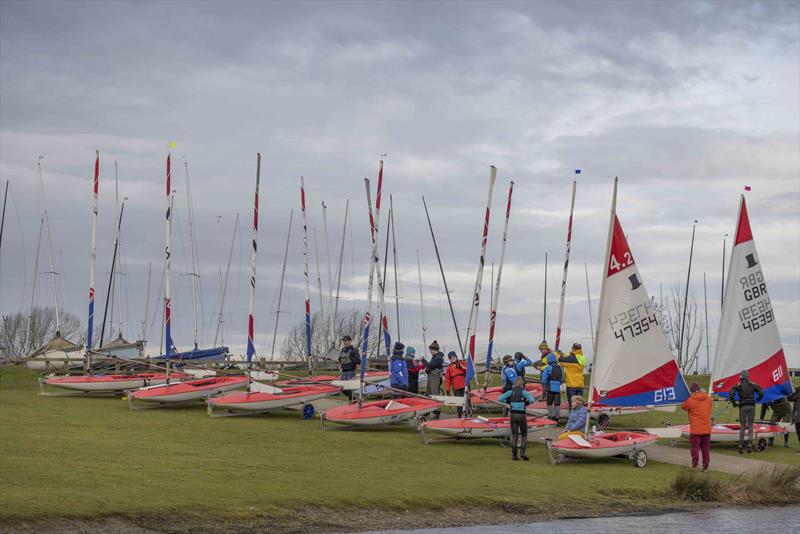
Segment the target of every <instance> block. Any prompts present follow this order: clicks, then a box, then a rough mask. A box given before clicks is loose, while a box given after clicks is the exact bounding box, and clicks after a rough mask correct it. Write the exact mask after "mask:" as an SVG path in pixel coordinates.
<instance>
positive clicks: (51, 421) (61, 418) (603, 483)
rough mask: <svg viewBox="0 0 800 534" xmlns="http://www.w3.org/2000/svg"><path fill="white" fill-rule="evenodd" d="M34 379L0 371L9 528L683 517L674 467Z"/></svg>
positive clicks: (2, 489) (0, 511)
mask: <svg viewBox="0 0 800 534" xmlns="http://www.w3.org/2000/svg"><path fill="white" fill-rule="evenodd" d="M36 378H37V375H36V374H35V373H33V372H31V371H29V370H27V369H24V368H21V367H9V366H0V450H2V455H0V500H1V501H2V502H3V506H2V507H0V521H4V522H7V521H10V520H24V519H33V518H36V519H41V518H47V517H56V518H69V517H79V518H97V517H104V516H123V517H128V518H136V517H165V516H168V515H170V516H172V514H173V512H176V511H179V512H180V514H186V515H193V514H194V515H197V516H201V517H215V518H217V519H219V518H248V517H257V516H265V515H266V516H286V515H287V514H291V513H292V511H293V510H299V509H302V508H303V507H307V506H317V507H326V508H329V509H353V508H358V509H382V510H387V509H388V510H408V509H415V508H425V509H437V508H444V507H447V506H451V505H453V506H455V505H458V506H469V505H472V504H478V503H480V504H482V505H485V506H489V507H491V506H495V505H496V506H498V507H499V506H501V505H502V506H506V507H507V506H513V505H525V506H526V507H527V509H537V508H541V509H542V510H548V511H551V512H552V511H553V505H552V503H553V502H556V501H559V500H562V499H564V498H568V500H569V502H570V505H569V508H570V509H571V510H575V511H576V512H575V513H579V512H580V511H581V510H583V511H589V512H597V511H598V510H601V509H607V510H620V509H625V510H627V511H629V512H633V511H641V510H645V509H648V508H659V507H662V508H664V507H676V506H677V504H676V502H675V501H674V500H673V499H671V498H669V497H667V496H666V495H667V488H668V487H669V484H670V483H671V481H672V480H673V479H674V478H675V475H676V473H677V472H678V471H680V469H681V468H679V467H676V466H671V465H665V464H657V463H655V462H651V463H650V464H649V465H648V466H647V468H645V469H634V468H633V467H631V463H630V462H626V461H621V460H617V459H611V460H608V461H597V462H592V463H591V466H588V465H587V464H584V463H573V464H561V465H558V466H552V465H550V463H549V462H548V460H547V457H546V452H545V448H544V447H542V446H539V445H534V446H532V447H531V448H530V449H529V455H530V456H531V460H532V461H531V462H515V463H512V462H511V461H510V452H509V450H508V449H503V448H500V447H499V446H498V445H497V442H496V441H492V440H480V441H478V442H473V443H468V444H437V445H429V446H424V445H422V444H421V443H420V438H419V435H418V434H417V433H416V432H415V431H414V430H413V429H412V428H410V427H388V428H384V429H375V430H370V431H358V432H353V431H328V432H323V431H321V430H320V425H319V421H318V420H317V419H315V420H308V421H305V420H302V418H301V417H300V415H299V413H298V412H296V411H285V412H281V413H277V414H271V415H266V416H257V417H235V418H220V419H209V418H208V417H207V415H206V412H205V410H204V409H203V407H202V406H200V405H198V406H197V407H190V408H174V409H155V410H145V411H133V412H132V411H129V410H128V406H127V403H126V402H124V401H122V400H120V399H118V398H116V399H115V398H64V397H60V398H58V397H56V398H53V397H51V398H47V397H40V396H38V395H37V394H36V393H37V384H36ZM666 418H669V419H672V420H674V421H685V415H684V414H683V413H681V412H680V410H679V411H678V412H677V413H675V414H666V413H658V412H657V413H655V414H648V415H646V416H639V417H638V418H637V419H636V420H635V421H634V420H633V419H632V418H623V417H620V418H617V419H616V421H615V423H616V424H617V425H620V426H624V427H627V426H631V425H633V426H641V425H642V424H644V423H645V422H646V421H645V419H648V421H649V419H654V420H655V419H657V420H655V421H653V424H658V423H660V421H662V420H666ZM625 419H629V420H625ZM647 424H651V423H650V422H647ZM533 436H534V437H533V439H535V435H533ZM794 444H795V445H796V442H794ZM775 451H777V449H774V450H773V451H770V452H768V453H766V455H764V456H759V457H761V458H763V459H776V458H770V457H769V456H772V455H773V454H774V453H775ZM715 452H716V450H715ZM687 454H688V453H687ZM776 456H777V455H776ZM498 509H499V508H498ZM396 526H402V525H396Z"/></svg>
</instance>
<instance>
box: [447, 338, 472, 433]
mask: <svg viewBox="0 0 800 534" xmlns="http://www.w3.org/2000/svg"><path fill="white" fill-rule="evenodd" d="M447 357H448V358H449V359H450V365H448V366H447V371H445V373H444V392H445V395H449V394H450V388H451V387H452V388H453V395H454V396H456V397H463V396H464V388H465V385H466V381H467V380H466V378H467V368H466V367H464V366H463V365H462V364H461V361H460V360H459V359H458V355H457V354H456V353H455V352H453V351H452V350H451V351H450V352H448V353H447ZM456 411H457V412H458V416H459V417H461V414H462V413H463V411H464V409H463V408H462V407H461V406H459V407H458V408H457V409H456Z"/></svg>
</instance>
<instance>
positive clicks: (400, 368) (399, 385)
mask: <svg viewBox="0 0 800 534" xmlns="http://www.w3.org/2000/svg"><path fill="white" fill-rule="evenodd" d="M405 348H406V346H405V345H403V344H402V343H400V342H399V341H396V342H395V344H394V348H393V349H392V359H391V362H390V364H389V373H390V376H389V384H390V385H391V386H392V388H393V389H399V390H403V391H408V364H406V360H405V358H403V354H404V351H405Z"/></svg>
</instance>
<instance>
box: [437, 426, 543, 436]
mask: <svg viewBox="0 0 800 534" xmlns="http://www.w3.org/2000/svg"><path fill="white" fill-rule="evenodd" d="M546 428H549V427H546V426H529V427H528V433H529V434H530V433H532V432H540V431H542V430H544V429H546ZM425 432H432V433H434V434H440V435H442V436H447V437H451V438H459V439H477V438H509V437H511V426H510V425H505V426H494V427H491V426H480V427H466V428H437V427H432V426H426V427H425Z"/></svg>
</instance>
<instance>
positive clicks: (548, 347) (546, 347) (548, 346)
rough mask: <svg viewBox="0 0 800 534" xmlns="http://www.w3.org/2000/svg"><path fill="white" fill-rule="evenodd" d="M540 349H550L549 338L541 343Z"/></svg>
mask: <svg viewBox="0 0 800 534" xmlns="http://www.w3.org/2000/svg"><path fill="white" fill-rule="evenodd" d="M539 350H550V345H548V344H547V340H544V341H542V342H541V343H539Z"/></svg>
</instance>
